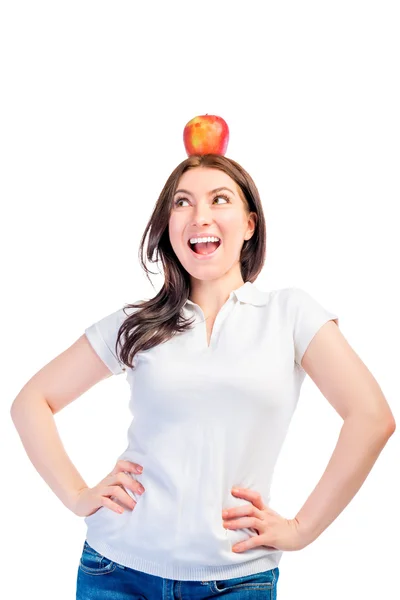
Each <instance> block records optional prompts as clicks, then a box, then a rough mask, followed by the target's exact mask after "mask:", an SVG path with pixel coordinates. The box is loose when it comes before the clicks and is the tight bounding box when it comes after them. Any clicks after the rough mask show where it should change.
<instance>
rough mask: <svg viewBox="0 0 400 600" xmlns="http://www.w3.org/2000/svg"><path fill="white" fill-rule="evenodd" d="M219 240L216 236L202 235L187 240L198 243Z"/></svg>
mask: <svg viewBox="0 0 400 600" xmlns="http://www.w3.org/2000/svg"><path fill="white" fill-rule="evenodd" d="M220 241H221V240H220V239H219V238H217V237H202V238H191V239H190V240H189V242H190V243H191V244H200V243H203V244H204V243H205V242H220Z"/></svg>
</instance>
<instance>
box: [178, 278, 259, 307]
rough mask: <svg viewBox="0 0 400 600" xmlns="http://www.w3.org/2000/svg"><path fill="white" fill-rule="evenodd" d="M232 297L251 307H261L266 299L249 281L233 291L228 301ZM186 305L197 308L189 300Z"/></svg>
mask: <svg viewBox="0 0 400 600" xmlns="http://www.w3.org/2000/svg"><path fill="white" fill-rule="evenodd" d="M233 296H236V298H237V299H238V300H239V301H240V302H244V303H245V304H252V305H253V306H263V305H265V304H266V303H267V299H268V294H266V293H265V292H262V291H261V290H259V289H258V288H256V286H255V285H254V283H252V282H251V281H246V282H245V283H244V284H243V285H241V286H240V287H239V288H237V289H236V290H233V291H232V292H231V293H230V295H229V300H230V299H231V298H233ZM186 304H190V305H192V306H197V304H195V303H194V302H192V301H191V300H189V298H188V299H187V300H186V302H185V305H186Z"/></svg>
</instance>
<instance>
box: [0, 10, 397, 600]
mask: <svg viewBox="0 0 400 600" xmlns="http://www.w3.org/2000/svg"><path fill="white" fill-rule="evenodd" d="M397 9H398V3H397V2H395V1H392V2H388V1H385V0H381V1H380V2H369V1H359V2H356V1H349V0H346V1H342V0H340V1H338V0H337V1H336V2H320V1H314V2H310V1H303V2H274V3H268V2H252V1H247V2H242V1H241V2H238V1H232V0H230V1H229V2H228V1H224V2H215V1H214V2H211V1H204V0H203V1H202V2H201V3H191V2H187V1H181V2H177V1H169V2H161V1H160V2H140V3H139V2H127V1H119V2H103V1H99V0H96V1H95V2H94V1H93V2H88V1H83V0H79V2H77V1H72V0H70V1H69V2H50V1H48V2H43V1H36V2H28V1H26V2H21V1H19V2H18V1H13V2H8V3H6V2H4V3H2V6H1V9H0V52H1V65H0V68H1V71H0V77H1V87H2V92H1V94H0V102H1V110H0V120H1V121H0V124H1V134H0V152H1V156H0V164H1V166H0V169H1V178H0V196H1V225H2V226H1V231H2V235H1V241H0V244H1V247H0V250H1V265H2V266H1V273H2V279H3V292H2V295H1V319H2V328H1V329H2V342H3V343H2V367H3V369H2V394H1V395H2V402H1V410H2V415H1V419H0V428H1V429H0V435H1V439H2V453H1V461H2V468H1V472H2V477H1V487H2V493H1V497H0V501H1V506H2V527H1V539H2V542H1V545H2V555H3V558H2V566H3V574H2V584H1V585H2V588H3V589H6V588H8V593H7V598H10V599H11V598H13V599H14V598H15V599H20V598H25V597H28V596H29V597H31V596H32V597H35V598H39V597H40V598H41V600H47V599H49V600H50V599H53V598H55V597H57V598H58V600H67V599H68V600H70V599H71V598H74V597H75V583H76V575H77V569H78V564H79V558H80V555H81V550H82V545H83V541H84V539H85V533H86V526H85V524H84V521H83V519H82V518H79V517H77V516H76V515H74V514H73V513H72V512H71V511H69V510H68V509H67V508H66V507H65V506H64V505H63V504H62V503H61V501H60V500H59V499H58V498H57V496H56V495H55V494H54V493H53V492H52V491H51V489H50V488H49V487H48V486H47V485H46V483H45V482H44V480H43V479H42V478H41V477H40V476H39V474H38V472H37V471H36V470H35V468H34V467H33V466H32V464H31V462H30V461H29V459H28V457H27V455H26V453H25V451H24V448H23V445H22V443H21V440H20V438H19V436H18V432H17V431H16V429H15V427H14V425H13V422H12V420H11V416H10V414H9V409H10V407H11V404H12V402H13V400H14V398H15V397H16V395H17V394H18V392H19V391H20V389H21V388H22V387H23V385H24V384H25V383H26V382H27V381H28V379H30V378H31V377H32V376H33V375H34V374H35V373H36V372H37V371H38V370H39V369H40V368H41V367H43V366H44V365H45V364H47V363H48V362H49V361H50V360H52V359H53V358H54V357H55V356H57V355H58V354H60V353H61V352H63V351H64V350H65V349H66V348H67V347H69V346H70V345H71V344H72V343H73V342H74V341H75V340H76V339H77V338H78V337H79V336H80V335H82V333H83V331H84V329H85V328H86V327H88V326H89V325H91V324H92V323H93V322H95V321H97V320H98V319H100V318H102V317H103V316H105V315H107V314H109V313H110V312H112V311H114V310H117V309H118V308H120V307H121V306H123V305H125V304H126V303H129V302H132V301H135V300H137V299H138V298H148V297H152V296H154V295H155V294H156V292H157V291H158V290H159V289H160V288H161V286H162V277H161V275H156V276H155V277H154V278H153V283H154V289H153V288H152V286H151V285H150V283H149V281H148V280H147V278H146V276H145V274H144V272H143V271H142V269H141V267H140V265H139V262H138V249H139V243H140V239H141V236H142V233H143V230H144V228H145V226H146V224H147V222H148V219H149V217H150V214H151V212H152V210H153V208H154V205H155V202H156V200H157V198H158V195H159V194H160V192H161V189H162V187H163V185H164V183H165V181H166V179H167V177H168V176H169V174H170V173H171V171H172V170H173V169H174V168H175V167H176V166H177V165H178V164H179V163H180V162H181V161H182V160H184V159H185V158H186V152H185V149H184V146H183V141H182V134H183V128H184V126H185V124H186V123H187V122H188V121H189V120H190V119H192V118H193V117H194V116H197V115H201V114H205V113H208V114H216V115H220V116H222V117H223V118H224V119H225V120H226V121H227V123H228V125H229V128H230V142H229V146H228V149H227V152H226V155H227V156H228V157H230V158H233V159H234V160H236V161H238V162H239V163H240V164H241V165H242V166H243V167H244V168H245V169H246V170H248V171H249V173H250V174H251V175H252V177H253V178H254V181H255V182H256V185H257V187H258V189H259V191H260V194H261V198H262V202H263V208H264V211H265V217H266V221H267V235H268V238H267V260H266V264H265V267H264V270H263V272H262V274H261V275H260V276H259V278H258V280H257V281H256V285H257V287H259V288H260V289H262V290H269V289H275V288H281V287H288V286H297V287H301V288H303V289H304V290H306V291H308V292H309V293H310V294H312V295H313V297H314V298H315V299H317V300H318V301H319V302H320V303H321V304H322V305H323V306H325V307H326V308H327V309H328V310H331V311H333V312H336V313H337V314H338V315H339V318H340V327H341V331H342V333H343V335H344V336H345V337H346V339H347V340H348V341H349V343H350V344H351V346H352V347H353V348H354V350H355V351H356V352H357V353H358V355H359V356H360V358H361V359H362V360H363V361H364V362H365V364H366V365H367V366H368V368H369V369H370V370H371V372H372V373H373V375H374V376H375V378H376V379H377V381H378V382H379V384H380V386H381V388H382V390H383V392H384V394H385V396H386V398H387V400H388V402H389V404H390V406H391V408H392V411H393V413H394V415H395V418H397V419H399V414H398V413H399V410H398V398H399V385H398V363H399V338H400V328H399V323H398V307H399V292H398V272H399V266H398V262H399V258H400V247H399V235H398V232H399V217H398V211H397V208H398V203H399V187H400V185H399V137H400V127H399V125H400V123H399V106H400V93H399V58H398V57H399V56H400V47H399V46H400V42H399V35H398V31H399V18H398V13H397ZM396 215H397V216H396ZM150 268H151V269H152V270H153V271H157V268H156V266H154V265H153V266H151V265H150ZM128 399H129V387H128V385H127V383H126V381H125V377H124V376H122V377H111V378H109V379H107V380H105V381H103V382H101V383H99V384H98V385H96V386H95V387H94V388H92V389H91V390H89V391H88V392H87V393H85V394H84V395H83V396H82V397H81V398H80V399H79V401H76V402H74V403H73V404H72V405H69V406H68V407H66V408H65V409H64V410H63V411H62V412H60V413H58V414H57V415H56V416H55V419H56V424H57V428H58V431H59V433H60V437H61V439H62V441H63V444H64V447H65V449H66V450H67V452H68V455H69V456H70V458H71V460H72V461H73V462H74V464H75V465H76V467H77V468H78V470H79V472H80V473H81V474H82V476H83V478H84V479H85V481H86V482H87V483H88V485H90V486H93V485H95V484H96V483H98V482H99V481H100V479H102V478H103V477H104V476H105V475H106V474H107V473H108V472H109V471H110V470H111V469H112V468H113V466H114V464H115V457H117V456H118V455H119V454H120V453H121V452H122V451H123V450H124V449H125V447H126V443H127V437H126V433H127V429H128V425H129V423H130V413H129V411H128ZM396 413H397V414H396ZM341 424H342V421H341V419H340V417H339V416H338V415H337V414H336V412H335V411H334V410H333V409H332V407H331V406H330V405H329V404H328V402H327V401H326V400H325V398H324V397H323V396H322V394H321V393H320V391H319V390H318V388H317V387H316V386H315V384H314V383H313V381H312V380H311V379H310V378H309V377H307V378H306V380H305V382H304V384H303V387H302V391H301V396H300V400H299V405H298V409H297V411H296V413H295V415H294V417H293V420H292V423H291V426H290V429H289V432H288V436H287V438H286V441H285V444H284V447H283V449H282V453H281V455H280V457H279V462H278V464H277V467H276V471H275V479H274V484H273V488H272V499H273V503H271V504H272V506H273V507H274V509H275V510H277V511H279V512H280V513H281V514H283V515H284V516H286V517H291V518H292V517H293V516H294V515H295V514H296V513H297V511H298V510H299V508H300V507H301V506H302V504H303V503H304V502H305V501H306V499H307V497H308V495H309V494H310V493H311V491H312V490H313V488H314V487H315V485H316V484H317V482H318V480H319V478H320V477H321V475H322V473H323V471H324V470H325V467H326V465H327V463H328V460H329V458H330V455H331V453H332V452H333V449H334V447H335V445H336V441H337V437H338V435H339V431H340V427H341ZM398 437H399V436H398V431H396V432H395V434H394V435H393V436H392V437H391V438H390V440H389V442H388V444H387V446H386V447H385V448H384V450H383V452H382V453H381V455H380V457H379V458H378V461H377V462H376V464H375V466H374V467H373V469H372V471H371V473H370V474H369V476H368V477H367V480H366V481H365V483H364V485H363V486H362V487H361V489H360V491H359V492H358V493H357V494H356V496H355V497H354V499H353V500H352V501H351V502H350V504H349V505H348V506H347V508H346V509H345V510H344V511H343V512H342V513H341V515H340V516H339V517H338V518H337V519H336V520H335V521H334V522H333V523H332V524H331V525H330V527H328V529H327V530H325V532H324V533H323V534H322V535H321V536H320V537H319V538H318V539H317V540H316V541H315V542H313V543H312V544H311V545H310V546H308V547H307V548H305V549H304V550H302V551H299V552H286V553H285V554H284V555H283V557H282V560H281V563H280V579H279V583H278V599H279V600H293V599H294V598H296V599H297V598H300V599H302V598H307V600H321V598H323V599H324V600H331V599H332V600H333V599H335V600H336V599H337V598H341V599H342V600H345V599H346V600H347V599H349V600H350V599H352V600H353V599H354V598H363V600H369V599H371V600H372V599H373V600H376V598H384V599H385V600H395V598H396V597H397V591H398V539H399V533H400V531H399V518H398V511H399V506H400V498H399V493H398V473H399V460H398V457H399V441H398ZM194 518H195V515H194ZM155 543H156V542H155Z"/></svg>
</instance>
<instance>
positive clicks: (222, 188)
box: [174, 186, 235, 196]
mask: <svg viewBox="0 0 400 600" xmlns="http://www.w3.org/2000/svg"><path fill="white" fill-rule="evenodd" d="M221 190H228V191H229V192H231V194H233V195H235V192H233V191H232V190H231V189H230V188H228V187H225V186H223V187H218V188H215V190H211V191H210V192H208V194H209V195H211V194H215V192H219V191H221ZM178 192H183V193H184V194H189V196H193V194H192V193H191V192H189V190H176V192H175V194H177V193H178ZM175 194H174V196H175Z"/></svg>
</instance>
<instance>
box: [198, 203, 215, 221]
mask: <svg viewBox="0 0 400 600" xmlns="http://www.w3.org/2000/svg"><path fill="white" fill-rule="evenodd" d="M210 222H212V218H211V207H210V206H209V205H208V204H207V203H205V204H200V203H199V204H197V206H196V208H195V211H194V217H193V224H197V225H199V226H202V225H205V224H209V223H210Z"/></svg>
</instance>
